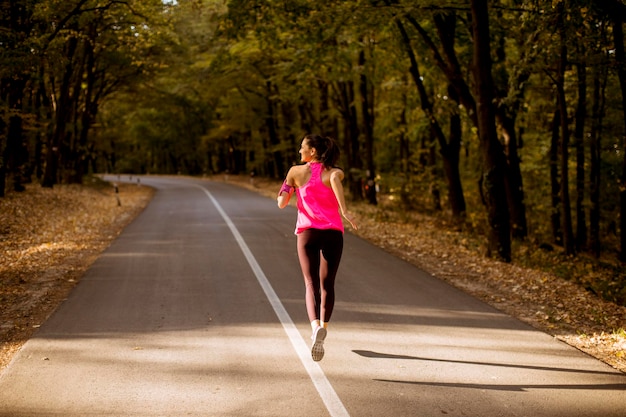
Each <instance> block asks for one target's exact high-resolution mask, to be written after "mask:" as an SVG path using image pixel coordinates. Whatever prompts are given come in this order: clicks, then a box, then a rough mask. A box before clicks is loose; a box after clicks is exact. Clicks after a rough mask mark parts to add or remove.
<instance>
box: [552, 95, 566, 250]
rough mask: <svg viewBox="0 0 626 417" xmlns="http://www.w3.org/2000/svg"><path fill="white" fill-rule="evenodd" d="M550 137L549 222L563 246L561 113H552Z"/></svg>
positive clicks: (553, 233)
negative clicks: (560, 150)
mask: <svg viewBox="0 0 626 417" xmlns="http://www.w3.org/2000/svg"><path fill="white" fill-rule="evenodd" d="M551 128H552V129H551V130H552V131H551V136H550V155H549V156H550V187H551V193H550V196H551V203H552V211H551V215H550V220H551V222H552V238H553V239H554V243H556V244H557V245H562V244H563V233H562V232H561V197H560V196H559V193H560V189H561V186H560V184H559V137H560V135H559V132H560V128H561V113H560V112H559V110H558V104H557V110H555V111H554V117H553V118H552V126H551Z"/></svg>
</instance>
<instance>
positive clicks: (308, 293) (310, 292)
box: [297, 229, 321, 322]
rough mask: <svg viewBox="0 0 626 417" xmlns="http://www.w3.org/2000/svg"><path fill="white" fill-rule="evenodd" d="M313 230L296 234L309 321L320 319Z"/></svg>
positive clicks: (316, 244) (316, 241)
mask: <svg viewBox="0 0 626 417" xmlns="http://www.w3.org/2000/svg"><path fill="white" fill-rule="evenodd" d="M316 232H319V231H318V230H315V229H309V230H305V231H303V232H302V233H300V234H298V236H297V240H298V243H297V245H298V259H299V260H300V268H301V269H302V276H303V277H304V289H305V295H304V300H305V303H306V311H307V315H308V316H309V321H310V322H313V321H315V320H319V319H320V315H319V314H320V299H321V294H320V246H319V239H318V237H319V236H316V235H318V233H316Z"/></svg>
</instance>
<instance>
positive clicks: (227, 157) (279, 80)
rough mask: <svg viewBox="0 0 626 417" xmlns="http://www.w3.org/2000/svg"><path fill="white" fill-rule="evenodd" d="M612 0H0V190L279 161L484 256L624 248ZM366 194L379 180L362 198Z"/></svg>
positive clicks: (618, 27) (616, 6)
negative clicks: (326, 148)
mask: <svg viewBox="0 0 626 417" xmlns="http://www.w3.org/2000/svg"><path fill="white" fill-rule="evenodd" d="M625 12H626V5H625V4H624V2H623V1H622V0H570V1H565V0H550V1H529V0H498V1H490V2H479V1H475V0H450V1H444V2H441V1H432V0H413V1H406V0H349V1H343V0H342V1H335V0H332V1H327V2H316V1H312V0H290V1H280V0H246V1H242V0H231V1H217V0H179V1H160V0H142V1H139V0H125V1H113V0H109V1H107V0H71V1H68V0H64V1H60V0H21V1H19V0H9V1H5V2H3V3H2V6H1V8H0V26H1V27H2V30H0V44H1V49H0V60H1V61H2V64H1V65H0V80H1V81H0V152H1V154H2V159H1V161H0V195H2V194H3V193H4V190H5V186H10V187H13V188H14V189H16V190H19V189H20V187H22V184H23V183H24V182H27V181H33V180H37V181H39V182H41V184H42V185H43V186H46V187H51V186H53V185H54V184H57V183H67V182H80V181H81V179H82V177H83V176H84V175H86V174H89V173H92V172H105V171H106V172H129V173H155V174H156V173H162V174H186V175H209V174H216V173H222V172H229V173H234V174H238V173H244V174H246V175H248V174H251V173H254V175H261V176H267V177H273V178H281V177H282V176H283V175H284V174H285V172H286V171H287V169H288V168H289V167H290V166H291V165H292V164H294V163H297V162H298V160H297V156H298V155H297V149H298V147H299V142H300V140H301V138H302V137H303V135H304V134H305V133H309V132H317V133H322V134H326V135H330V136H332V137H334V138H336V139H337V140H338V142H339V143H340V145H341V149H342V159H341V165H342V167H343V168H344V170H345V171H346V178H347V182H348V189H349V191H350V196H351V197H352V198H354V199H363V200H366V201H368V202H369V203H371V204H377V203H378V200H379V198H380V195H385V196H386V198H394V199H396V201H398V202H399V204H401V205H402V206H403V207H404V208H405V209H406V210H416V209H420V210H446V211H448V212H449V213H450V215H451V216H452V217H453V218H454V219H456V221H457V222H459V223H462V224H466V225H467V224H469V225H471V226H473V227H484V230H485V235H486V236H487V240H488V245H487V246H488V249H489V252H490V254H491V255H492V256H494V257H497V258H500V259H502V260H505V261H506V260H510V259H511V257H512V255H513V254H512V242H514V241H515V240H520V239H526V240H529V239H530V240H534V241H536V242H537V244H542V245H544V246H546V247H549V246H552V247H553V246H559V247H562V248H563V250H564V252H565V253H566V254H568V255H575V254H577V253H581V252H589V253H591V254H593V255H594V256H596V257H600V256H601V255H603V254H604V255H606V254H609V255H611V254H613V256H617V257H619V258H620V259H621V260H622V261H624V260H626V117H625V112H626V58H625V53H624V31H623V25H624V21H623V20H624V16H626V13H625ZM379 194H380V195H379Z"/></svg>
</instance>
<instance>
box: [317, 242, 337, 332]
mask: <svg viewBox="0 0 626 417" xmlns="http://www.w3.org/2000/svg"><path fill="white" fill-rule="evenodd" d="M322 232H323V235H324V237H323V238H322V239H321V240H322V242H321V250H322V259H321V261H320V272H319V277H320V287H321V300H320V303H321V306H320V315H319V317H320V319H321V321H322V322H325V323H327V322H329V321H330V317H331V316H332V314H333V309H334V307H335V278H336V276H337V271H338V270H339V263H340V261H341V255H342V253H343V233H341V232H340V231H338V230H324V231H322Z"/></svg>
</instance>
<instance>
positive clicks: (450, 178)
mask: <svg viewBox="0 0 626 417" xmlns="http://www.w3.org/2000/svg"><path fill="white" fill-rule="evenodd" d="M396 26H397V27H398V30H399V32H400V35H401V37H402V41H403V46H404V49H405V51H406V53H407V55H408V57H409V61H410V63H411V66H410V68H409V72H410V73H411V76H412V78H413V82H414V83H415V86H416V87H417V92H418V94H419V97H420V103H421V108H422V111H423V112H424V114H425V115H426V117H428V120H429V121H430V131H431V134H432V135H433V136H434V137H435V139H436V140H437V142H438V143H439V149H440V153H441V156H442V159H443V163H444V169H445V173H446V181H447V183H448V195H449V196H452V195H453V196H454V197H453V198H452V199H449V204H450V205H451V209H452V214H453V216H455V217H461V216H462V215H463V214H464V213H465V206H464V197H463V189H462V185H461V180H460V174H459V161H460V158H459V152H460V142H459V143H453V141H455V140H459V141H460V139H461V132H460V130H456V129H455V128H456V127H455V126H451V132H453V133H454V134H455V135H456V136H455V137H454V138H450V143H448V140H447V139H446V136H445V134H444V133H443V130H442V128H441V125H440V124H439V122H438V120H437V118H436V117H435V112H434V109H433V105H432V103H431V102H430V98H429V96H428V93H427V92H426V87H425V86H424V81H423V79H422V76H421V73H420V69H419V65H418V63H417V57H416V56H415V52H414V51H413V48H412V46H411V40H410V38H409V35H408V33H407V31H406V29H405V28H404V25H403V24H402V22H400V21H399V20H398V21H396ZM449 90H450V94H451V95H452V97H453V99H454V98H456V99H458V95H457V94H456V92H455V90H454V89H453V88H451V89H449ZM453 120H454V118H453ZM494 130H495V126H494ZM462 202H463V203H462ZM453 204H454V206H452V205H453Z"/></svg>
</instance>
